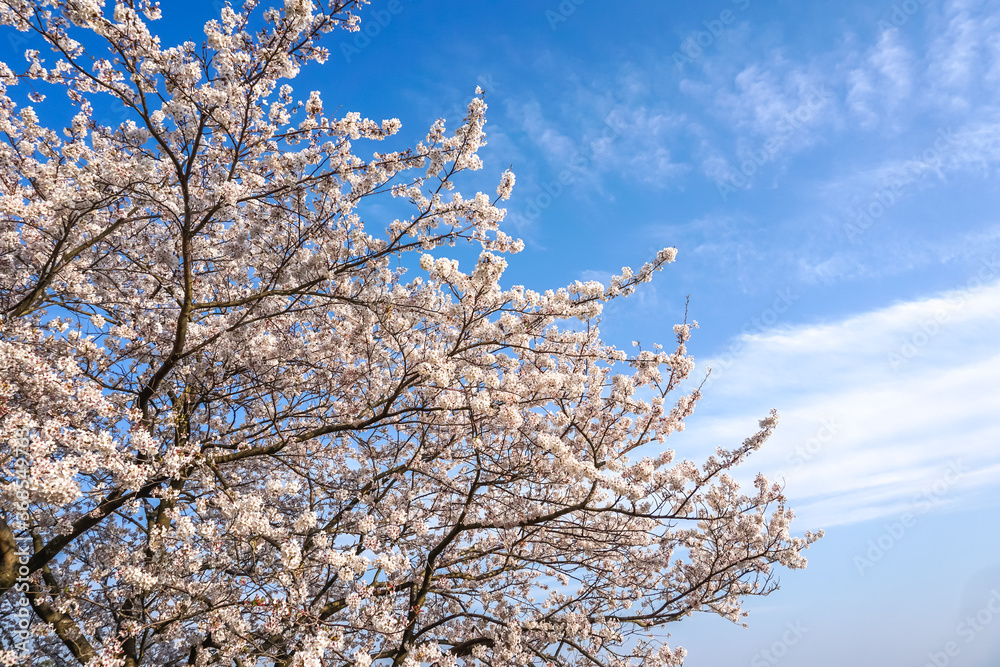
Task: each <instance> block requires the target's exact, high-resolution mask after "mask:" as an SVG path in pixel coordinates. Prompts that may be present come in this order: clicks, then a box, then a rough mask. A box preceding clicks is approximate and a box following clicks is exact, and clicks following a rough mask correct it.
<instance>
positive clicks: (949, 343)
mask: <svg viewBox="0 0 1000 667" xmlns="http://www.w3.org/2000/svg"><path fill="white" fill-rule="evenodd" d="M983 276H985V277H986V278H989V279H990V280H991V281H992V282H989V283H987V284H984V283H983V280H984V278H983ZM997 277H1000V264H998V263H997V262H996V261H995V260H994V261H993V262H992V263H988V264H984V265H983V268H982V269H981V271H980V272H979V273H977V274H976V275H974V276H971V277H970V278H969V281H968V282H967V283H965V284H963V285H961V286H960V289H956V290H953V291H951V292H948V293H945V294H941V295H939V296H936V297H933V298H928V299H923V300H920V301H912V302H907V303H900V304H898V305H894V306H891V307H888V308H884V309H881V310H877V311H873V312H869V313H864V314H861V315H857V316H855V317H851V318H848V319H845V320H843V321H840V322H833V323H829V324H823V325H815V326H804V327H797V328H789V329H784V330H774V331H769V332H764V333H759V334H755V335H748V336H745V337H744V340H743V341H742V343H743V345H742V346H741V349H742V353H741V355H740V358H739V359H737V360H736V363H733V364H731V365H730V367H728V368H727V370H726V372H725V374H724V375H723V376H722V377H721V378H720V379H719V380H718V381H716V382H713V383H712V384H711V385H710V386H709V388H708V391H707V398H706V404H707V405H706V412H707V413H708V414H707V415H701V416H700V417H699V418H698V421H697V423H696V424H692V428H691V429H689V431H687V432H686V433H685V440H686V441H687V442H688V443H691V444H694V445H696V446H697V444H698V443H701V444H702V445H703V446H706V447H707V446H709V445H711V446H713V447H714V446H716V445H718V444H720V443H726V442H729V443H732V442H736V441H739V439H741V438H742V437H745V435H746V434H747V433H748V432H749V429H748V425H750V424H752V423H753V419H755V418H759V417H762V416H763V415H765V414H766V413H767V410H768V409H770V408H772V407H777V408H779V410H780V412H781V413H782V425H781V427H780V428H779V429H778V431H777V433H776V435H775V436H774V438H773V439H772V441H770V442H769V443H768V444H767V445H766V446H765V448H764V449H763V450H762V451H761V452H760V453H759V454H758V455H757V456H755V457H754V458H753V459H751V461H750V462H748V464H747V468H748V470H749V469H750V468H752V469H753V470H762V471H763V472H765V474H769V475H772V476H775V475H780V476H783V477H784V478H785V481H786V482H787V491H788V495H789V497H790V498H791V499H792V501H793V503H792V504H793V506H794V507H796V508H797V509H798V510H799V512H800V515H801V517H802V519H803V520H802V522H801V525H803V526H808V527H813V526H815V527H826V526H833V525H838V524H850V523H856V522H859V521H865V520H869V519H874V518H879V517H884V516H890V515H893V514H897V513H899V512H900V511H903V510H904V509H905V508H906V507H907V506H909V505H912V504H913V503H914V502H916V500H915V499H916V498H917V497H918V496H919V495H920V494H921V493H922V492H923V491H926V489H925V487H927V486H928V485H929V484H932V483H933V482H934V480H936V479H937V478H938V477H940V475H941V473H942V471H944V470H945V469H946V468H947V467H948V466H949V465H951V464H952V463H953V462H954V461H961V464H962V465H963V466H965V467H966V468H968V470H969V471H970V472H969V473H968V474H965V475H963V478H962V480H961V482H960V483H959V484H957V485H956V487H955V490H954V492H950V493H949V494H947V495H946V496H942V497H940V498H937V499H936V500H935V502H936V504H940V505H941V506H945V505H949V504H954V505H961V504H963V503H967V502H969V499H970V497H971V496H970V494H973V493H975V492H976V491H977V490H981V489H982V488H985V487H987V486H988V485H996V484H997V483H1000V448H998V446H997V445H998V444H1000V422H998V421H997V420H996V415H997V414H998V412H1000V390H998V388H997V383H996V378H997V377H998V376H1000V342H998V341H997V339H996V335H995V333H996V331H998V330H1000V282H998V281H997V280H996V278H997ZM706 363H707V365H711V364H712V360H708V361H707V362H706ZM901 508H903V509H901Z"/></svg>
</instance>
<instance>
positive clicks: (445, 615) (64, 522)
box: [0, 0, 820, 667]
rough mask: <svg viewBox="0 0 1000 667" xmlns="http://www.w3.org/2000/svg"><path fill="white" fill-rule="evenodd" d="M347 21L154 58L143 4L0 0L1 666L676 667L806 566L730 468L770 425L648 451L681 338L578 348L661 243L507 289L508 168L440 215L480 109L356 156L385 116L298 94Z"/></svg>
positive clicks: (666, 423)
mask: <svg viewBox="0 0 1000 667" xmlns="http://www.w3.org/2000/svg"><path fill="white" fill-rule="evenodd" d="M363 4H366V3H364V2H362V1H361V0H323V1H322V2H321V1H320V0H285V2H284V3H283V5H282V6H280V7H278V8H267V7H263V6H259V3H258V2H257V0H248V1H247V2H245V3H244V4H243V5H242V6H241V7H239V8H237V7H235V6H233V5H227V6H226V7H225V8H224V9H222V11H221V12H220V16H219V18H218V19H216V20H213V21H210V22H209V23H208V24H207V25H205V26H204V30H203V32H202V33H201V36H200V37H199V39H200V40H201V43H196V42H194V41H189V42H184V43H182V44H178V45H173V46H166V45H164V44H162V43H161V41H160V39H159V38H158V37H157V36H156V34H155V33H154V32H153V29H152V27H151V26H153V24H154V23H155V21H156V20H158V19H159V18H160V14H161V9H160V7H158V6H157V4H156V3H153V2H151V1H150V0H117V1H116V2H113V3H112V2H108V3H105V2H99V1H97V0H51V1H47V2H38V1H32V0H0V21H2V23H3V24H4V25H7V26H9V27H11V28H13V29H16V30H19V31H21V32H23V33H26V34H28V36H29V37H30V39H33V40H34V43H33V46H34V47H35V48H32V49H29V50H28V51H27V53H26V54H25V63H24V64H18V63H6V64H0V131H2V132H3V133H4V136H5V141H4V142H0V160H2V161H3V163H4V164H3V166H4V169H3V173H4V174H5V177H4V178H3V179H0V218H2V222H0V251H2V252H0V313H2V317H0V378H2V380H0V443H2V444H0V447H2V448H3V449H0V463H2V469H3V473H2V474H3V478H2V487H0V494H2V500H3V503H2V507H3V511H2V512H0V591H2V592H4V595H5V597H4V600H5V602H4V604H17V603H18V600H20V599H21V597H22V596H23V598H24V599H25V600H26V601H27V604H28V605H30V608H31V610H32V613H33V615H34V616H33V622H32V625H31V631H30V633H29V634H28V636H27V637H26V638H24V639H19V640H17V642H16V643H11V642H9V641H7V640H5V642H6V643H5V644H4V645H3V646H2V649H3V650H2V651H0V663H2V664H7V665H12V664H18V661H19V660H21V661H22V662H23V661H24V660H25V659H26V660H27V663H29V664H43V662H44V660H45V659H51V660H52V661H54V662H55V663H56V664H77V663H78V664H87V665H102V666H103V665H107V666H111V665H115V666H124V667H138V666H139V665H198V666H202V665H209V664H220V665H237V666H249V665H274V666H276V667H277V666H281V667H292V666H300V667H306V666H309V667H315V666H319V665H357V666H359V667H366V666H368V665H395V666H402V665H405V666H415V665H423V664H426V665H439V666H441V667H445V666H452V665H460V664H461V665H465V664H480V663H482V664H490V665H524V664H538V665H543V664H544V665H584V664H588V665H594V664H596V665H627V664H645V665H679V664H681V662H682V661H683V658H684V655H685V652H684V650H683V649H682V648H680V647H676V646H670V645H669V643H668V642H667V635H666V632H665V630H663V626H665V625H667V624H668V623H670V622H673V621H677V620H680V619H682V618H684V617H686V616H690V615H691V614H692V613H694V612H697V611H708V612H713V613H716V614H719V615H722V616H724V617H726V618H729V619H731V620H733V621H740V620H741V619H742V617H743V615H744V612H743V611H742V607H741V605H742V601H743V600H744V599H745V598H746V597H747V596H750V595H766V594H768V593H770V592H772V591H773V590H774V589H775V588H776V579H775V570H774V566H776V565H782V566H785V567H787V568H801V567H804V566H805V558H804V557H803V555H802V552H803V550H804V549H806V548H807V546H808V545H809V544H810V543H812V542H813V541H814V540H815V539H816V538H817V537H819V536H820V534H819V533H817V534H814V533H808V532H807V533H805V535H804V536H801V537H799V536H793V535H792V533H791V532H790V522H791V520H792V518H793V513H792V511H791V510H790V509H788V508H787V507H786V506H785V500H784V497H783V495H782V489H781V488H780V487H779V486H778V485H776V484H774V483H772V482H769V481H768V480H766V479H764V478H763V477H760V476H759V477H757V479H756V482H755V483H754V484H753V485H752V488H750V489H743V488H741V487H740V485H739V484H738V483H737V481H736V479H735V477H734V476H733V475H734V469H735V468H736V467H737V466H738V465H740V464H742V463H743V462H744V461H745V459H746V458H747V457H748V456H749V455H750V454H752V453H753V452H754V451H755V450H757V449H758V448H760V447H761V446H762V444H763V443H764V441H765V440H766V438H767V437H768V435H769V434H770V433H771V432H772V430H773V429H774V427H775V426H776V423H777V417H776V415H773V414H772V415H770V416H767V417H766V418H764V419H763V420H762V421H761V422H760V429H759V431H758V432H757V433H756V434H754V435H752V436H750V437H749V438H747V439H746V440H745V441H744V442H743V443H741V444H738V445H737V446H735V448H734V449H731V450H726V449H721V448H720V449H719V450H718V451H717V453H716V455H715V456H712V457H711V458H709V459H708V460H707V461H706V462H704V463H700V464H699V463H696V462H693V461H691V460H688V459H684V458H679V457H678V456H677V455H675V453H674V451H672V450H670V449H666V448H665V447H664V446H663V443H664V441H665V439H666V438H667V437H668V436H669V435H670V434H672V433H673V432H675V431H679V430H682V429H683V428H684V422H685V419H686V418H687V417H688V416H689V415H691V413H692V411H693V410H694V409H695V405H696V403H697V401H698V399H699V398H700V393H699V392H698V391H692V392H690V393H687V394H683V395H680V396H677V395H676V394H677V393H680V392H681V383H682V381H683V380H684V379H685V378H686V377H688V376H689V374H690V373H691V372H692V371H693V362H692V360H691V358H690V356H689V355H688V353H687V348H686V343H687V341H688V340H689V338H690V336H691V332H692V329H693V328H694V327H695V326H696V323H694V322H691V323H687V322H684V323H680V324H678V325H677V326H676V327H674V338H675V341H676V346H675V347H674V348H673V350H671V351H667V350H664V349H663V348H662V347H660V346H656V347H655V348H654V349H653V350H652V351H651V350H641V349H640V350H638V351H637V352H635V353H627V352H625V351H623V350H619V349H616V348H615V347H614V346H612V345H609V344H607V343H605V342H603V341H602V340H601V338H600V330H599V326H598V318H599V317H600V315H601V314H602V312H603V308H604V305H605V304H606V303H607V302H608V301H610V300H612V299H615V298H621V297H625V296H627V295H629V294H631V293H632V292H634V291H635V289H636V288H637V287H639V286H640V285H641V284H642V283H645V282H648V281H650V280H651V279H652V277H653V274H654V273H655V272H657V271H659V270H661V269H662V268H663V267H664V266H665V265H667V264H668V263H670V262H673V261H674V259H675V257H676V250H675V249H673V248H667V249H664V250H662V251H661V252H659V253H657V255H656V256H655V257H654V258H652V259H651V260H650V261H649V262H648V263H647V264H645V265H644V266H642V267H641V268H640V269H638V270H635V271H633V270H632V269H630V268H624V269H622V271H621V273H620V274H619V275H616V276H614V277H613V278H612V279H611V281H610V283H609V284H608V285H604V284H601V283H599V282H596V281H591V282H587V283H582V282H576V283H574V284H572V285H568V286H564V287H561V288H558V289H551V290H546V291H541V292H539V291H534V290H531V289H527V288H526V287H524V286H516V285H515V286H505V283H504V272H505V270H506V268H507V265H508V261H513V260H514V256H515V255H517V253H518V252H520V251H521V250H522V249H523V247H524V244H523V242H521V241H520V240H518V239H515V238H512V237H511V236H509V235H508V234H507V233H505V232H504V231H503V230H501V229H500V226H501V224H502V222H503V219H504V216H505V214H506V211H505V209H503V208H501V207H500V206H499V204H500V203H501V202H502V201H504V200H507V199H508V198H510V197H511V196H512V192H513V191H514V185H515V178H514V174H513V173H512V172H511V171H509V170H508V171H505V172H503V173H502V174H499V175H498V186H497V188H496V194H495V196H492V195H489V194H485V193H481V192H477V193H475V194H474V195H473V196H471V197H469V196H463V195H461V194H459V193H458V191H457V190H456V189H455V186H456V184H457V183H458V182H460V181H461V179H462V177H463V172H466V171H470V170H478V169H482V168H483V167H484V165H483V162H482V160H481V159H480V157H479V155H478V152H479V149H480V148H481V147H482V146H483V145H484V144H485V141H486V131H485V125H486V111H487V104H486V100H485V98H484V96H483V94H482V91H477V93H476V95H475V97H473V98H472V99H471V101H470V102H469V105H468V109H467V115H466V117H465V119H464V121H463V122H462V123H461V124H460V125H459V126H457V127H446V125H445V123H444V121H443V120H441V121H438V122H436V123H434V124H433V125H432V126H431V127H430V128H429V129H428V130H427V132H426V134H425V135H424V136H423V138H422V140H420V141H418V142H416V143H415V145H413V147H412V148H409V149H405V150H391V151H385V152H379V151H377V150H375V148H374V147H376V146H378V145H379V142H382V141H384V140H386V139H387V138H389V137H396V139H395V140H394V141H396V140H399V139H400V138H402V137H403V136H405V135H402V134H401V133H402V131H403V130H402V127H401V124H400V122H399V121H398V120H397V119H378V120H373V119H368V118H364V117H362V116H361V115H360V114H357V113H353V112H346V113H344V114H343V115H340V116H337V115H331V110H335V109H338V108H339V106H340V101H339V100H329V99H324V96H323V95H322V94H321V92H316V91H302V90H296V89H295V88H294V87H293V85H292V84H293V82H294V80H295V77H296V75H297V74H298V73H299V72H300V71H301V69H302V68H303V67H305V66H307V65H309V64H310V63H316V65H314V66H320V65H321V64H322V63H323V62H324V61H325V60H326V58H327V56H328V51H327V49H326V48H324V47H323V46H321V41H322V39H323V37H324V35H325V34H327V33H329V32H331V31H334V30H348V31H356V30H358V27H359V20H361V17H363V11H361V10H362V9H363V7H361V5H363ZM163 11H172V8H170V9H164V10H163ZM99 44H104V46H105V47H106V50H105V51H104V52H101V51H99V50H96V47H95V45H99ZM84 45H86V46H84ZM18 68H19V70H18ZM16 70H17V71H18V73H16V74H15V71H16ZM62 94H65V95H66V101H62V100H61V97H60V96H61V95H62ZM26 101H29V102H31V103H32V104H25V102H26ZM43 104H44V105H46V106H45V107H44V109H45V113H41V110H42V109H43V107H42V106H40V105H43ZM50 105H51V106H50ZM108 109H114V110H115V111H117V110H121V113H122V114H124V115H123V116H115V115H114V113H108V111H107V110H108ZM102 110H103V111H102ZM67 111H68V113H67ZM60 114H62V115H63V116H64V117H65V118H64V119H63V120H58V119H59V117H60ZM42 118H46V119H53V118H54V119H57V120H56V121H46V122H55V123H56V124H55V125H54V128H58V129H54V128H50V127H48V126H47V125H46V122H43V121H42V120H41V119H42ZM109 118H113V120H109ZM60 123H63V125H64V126H63V125H60ZM383 145H384V144H383ZM370 197H374V198H382V199H386V200H388V199H392V200H393V201H392V202H390V203H392V204H393V207H391V210H394V211H401V212H402V211H404V210H405V211H408V213H405V214H404V213H400V216H401V217H399V218H396V219H392V220H384V219H383V220H379V219H375V220H373V219H371V218H367V219H366V216H367V214H368V212H369V211H370V210H371V209H370V208H369V207H367V206H366V205H365V202H364V201H363V200H365V199H366V198H370ZM380 210H390V209H388V208H384V209H380ZM456 244H463V245H471V246H473V247H474V248H476V249H477V251H478V252H479V255H478V259H476V260H475V262H474V263H472V262H468V261H465V260H463V261H465V263H463V262H460V261H459V258H460V255H461V253H458V252H457V251H452V250H451V248H452V246H455V245H456ZM462 256H464V255H462ZM581 323H583V324H582V325H581ZM22 441H23V442H26V443H27V445H26V446H25V447H24V448H23V450H24V451H21V449H17V448H16V447H20V445H17V446H15V444H14V443H16V442H22ZM22 501H23V502H24V503H26V505H25V506H26V507H27V510H26V512H24V513H21V512H15V511H12V510H9V509H8V508H12V507H16V506H19V505H17V503H20V502H22ZM22 514H23V517H22ZM24 517H26V519H25V518H24ZM22 553H23V555H22ZM21 558H23V559H24V560H19V559H21ZM25 561H26V563H25ZM22 563H24V564H25V570H26V571H25V572H22V570H21V569H20V565H21V564H22ZM25 655H27V658H25Z"/></svg>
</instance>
